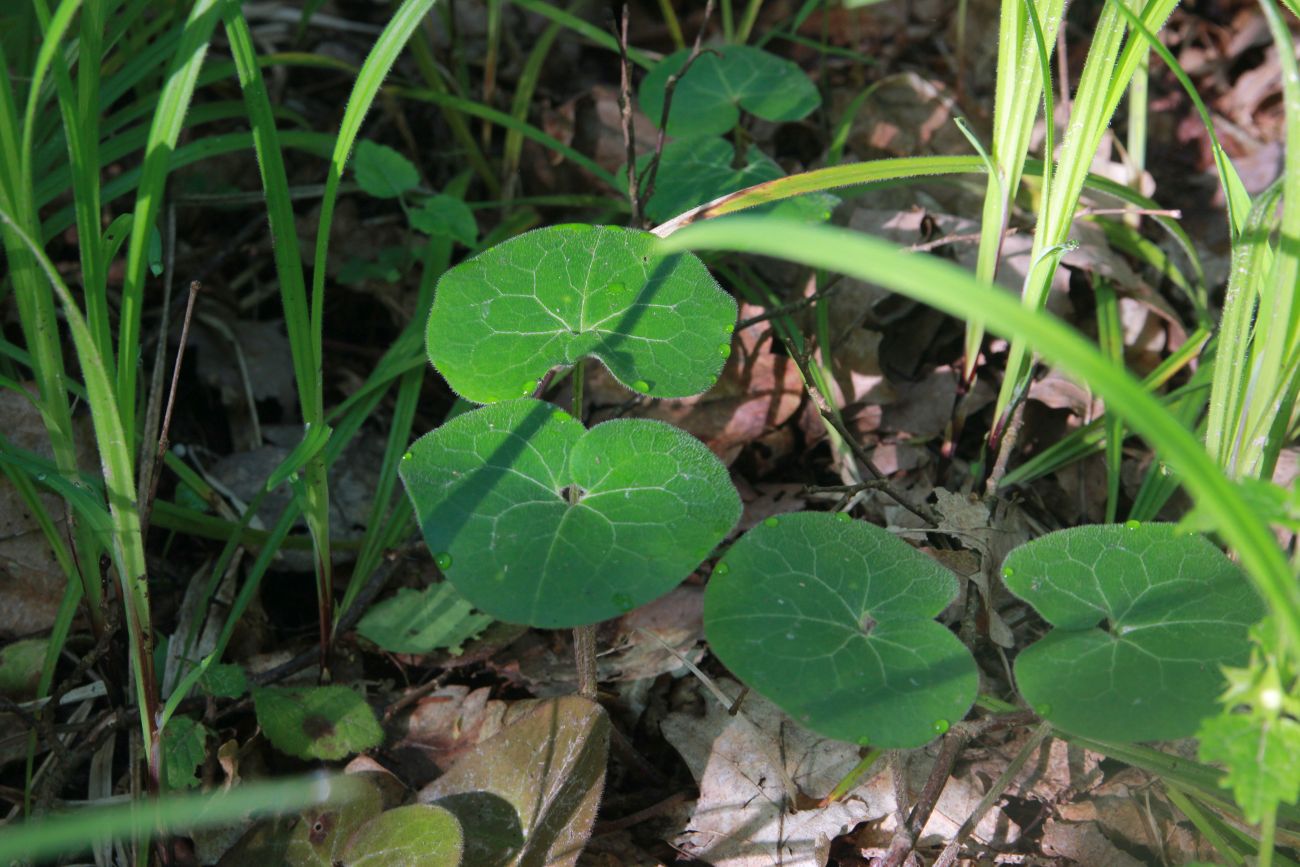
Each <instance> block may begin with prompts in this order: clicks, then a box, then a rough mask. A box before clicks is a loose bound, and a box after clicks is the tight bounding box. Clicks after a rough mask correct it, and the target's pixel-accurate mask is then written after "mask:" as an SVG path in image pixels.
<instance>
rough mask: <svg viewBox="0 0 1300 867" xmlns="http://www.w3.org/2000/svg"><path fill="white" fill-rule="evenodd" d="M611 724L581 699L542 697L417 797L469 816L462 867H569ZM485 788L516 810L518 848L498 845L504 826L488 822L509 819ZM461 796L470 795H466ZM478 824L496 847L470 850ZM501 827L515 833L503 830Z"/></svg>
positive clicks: (600, 778)
mask: <svg viewBox="0 0 1300 867" xmlns="http://www.w3.org/2000/svg"><path fill="white" fill-rule="evenodd" d="M609 729H610V725H609V718H608V717H607V716H606V715H605V712H604V710H603V709H602V708H601V707H600V705H598V704H596V703H594V702H591V701H588V700H587V699H584V698H579V697H577V696H567V697H565V698H559V699H552V700H550V701H546V702H543V703H541V705H540V706H538V707H537V708H536V709H535V710H533V711H532V712H531V713H529V714H528V715H527V716H524V717H522V718H520V719H519V720H518V721H516V722H514V723H511V724H510V725H509V726H507V727H506V728H505V729H503V730H502V731H501V732H500V733H499V734H497V735H495V736H493V737H491V738H489V739H488V740H486V741H483V742H482V743H480V744H479V745H478V746H477V747H475V748H474V750H473V752H470V753H468V754H466V755H465V756H463V757H461V758H460V760H458V761H457V762H456V764H454V765H452V767H451V768H450V769H449V770H448V771H447V773H445V774H444V775H442V776H441V777H439V778H438V779H436V780H434V781H433V782H432V783H430V784H429V785H428V786H425V787H424V789H422V790H421V791H420V796H419V799H420V802H421V803H434V804H439V805H441V804H449V805H450V806H449V809H452V810H453V812H455V811H457V810H459V812H458V813H457V814H458V815H462V816H463V817H464V821H466V822H467V824H466V826H465V833H466V841H467V845H466V852H465V855H466V864H467V865H475V867H478V865H486V864H489V863H491V864H493V865H499V867H507V865H524V864H527V865H538V867H541V865H545V867H570V865H573V864H575V863H576V862H577V860H578V855H579V853H580V852H581V851H582V847H583V845H584V844H585V843H586V841H587V838H588V837H589V836H590V835H591V827H592V825H593V824H594V822H595V819H596V808H597V807H598V806H599V804H600V793H601V791H602V789H603V788H604V782H605V756H606V753H607V751H608V748H609ZM484 793H486V794H488V795H492V796H495V798H499V799H500V800H503V801H505V802H506V803H507V804H509V805H510V806H512V807H513V808H514V814H515V816H516V817H517V822H518V828H519V829H520V834H519V837H518V840H519V841H521V842H522V847H521V848H517V849H515V850H514V851H510V849H509V846H508V845H507V846H506V847H505V848H501V846H500V843H501V839H499V838H500V837H501V832H502V828H501V827H500V825H498V826H497V827H495V828H489V823H491V822H498V823H503V824H505V825H507V826H508V825H510V824H511V823H510V820H509V818H508V817H506V816H505V815H504V811H503V809H502V808H501V805H500V803H499V802H498V801H495V800H493V799H491V798H484V797H482V795H483V794H484ZM466 795H474V796H475V797H474V798H472V799H470V800H468V801H467V800H465V798H464V797H463V796H466ZM476 829H478V832H479V833H488V832H489V831H490V833H488V836H489V837H490V838H491V839H492V840H494V841H495V842H494V844H493V845H494V846H496V848H490V847H486V846H476V847H475V848H474V849H473V850H471V848H470V847H471V846H472V845H474V843H473V841H474V840H475V838H476V836H477V834H476ZM505 833H506V835H507V836H508V838H509V839H515V838H514V837H513V832H512V831H510V830H509V829H507V830H506V832H505ZM494 853H495V854H494ZM491 858H495V859H497V860H489V859H491Z"/></svg>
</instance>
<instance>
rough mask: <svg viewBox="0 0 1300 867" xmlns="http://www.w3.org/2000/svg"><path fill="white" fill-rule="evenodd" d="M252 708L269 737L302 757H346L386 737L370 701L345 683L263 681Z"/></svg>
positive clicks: (279, 747)
mask: <svg viewBox="0 0 1300 867" xmlns="http://www.w3.org/2000/svg"><path fill="white" fill-rule="evenodd" d="M253 709H254V710H255V711H256V713H257V724H258V725H260V726H261V727H262V732H263V733H264V734H265V735H266V737H267V740H269V741H270V742H271V744H272V745H273V746H275V748H276V749H278V750H282V751H284V752H286V753H288V754H289V755H291V756H298V757H299V758H303V759H326V760H334V759H341V758H343V757H345V756H350V755H352V754H353V753H357V752H361V751H362V750H368V749H370V748H371V747H374V746H378V745H379V742H380V741H382V740H383V739H384V732H383V730H382V729H381V728H380V727H379V721H378V720H376V719H375V712H374V711H372V710H371V709H370V705H368V704H366V700H365V699H364V698H362V697H361V695H360V694H358V693H357V692H355V691H354V690H352V689H349V688H348V687H346V686H337V685H336V686H311V687H307V686H264V687H258V688H257V689H254V690H253Z"/></svg>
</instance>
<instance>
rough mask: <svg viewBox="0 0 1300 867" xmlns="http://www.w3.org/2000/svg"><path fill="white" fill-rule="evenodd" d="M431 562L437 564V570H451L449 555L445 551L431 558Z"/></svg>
mask: <svg viewBox="0 0 1300 867" xmlns="http://www.w3.org/2000/svg"><path fill="white" fill-rule="evenodd" d="M433 562H435V563H437V564H438V568H439V569H441V570H442V571H444V572H446V571H447V570H448V569H450V568H451V555H450V554H448V553H447V552H446V551H443V552H442V553H441V554H439V555H437V556H436V557H434V558H433Z"/></svg>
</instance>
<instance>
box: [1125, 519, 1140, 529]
mask: <svg viewBox="0 0 1300 867" xmlns="http://www.w3.org/2000/svg"><path fill="white" fill-rule="evenodd" d="M1124 526H1125V527H1127V528H1128V529H1130V530H1136V529H1137V528H1138V527H1141V526H1142V522H1141V521H1135V520H1133V519H1132V518H1129V519H1128V520H1127V521H1125V522H1124Z"/></svg>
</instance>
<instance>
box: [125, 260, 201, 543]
mask: <svg viewBox="0 0 1300 867" xmlns="http://www.w3.org/2000/svg"><path fill="white" fill-rule="evenodd" d="M200 288H202V287H201V286H200V285H199V281H198V280H192V281H190V297H189V299H188V300H187V301H186V302H185V319H184V320H183V321H182V322H181V342H180V346H178V347H176V363H175V364H174V365H172V384H171V389H170V390H169V391H168V393H167V409H166V410H165V411H164V412H163V421H162V430H161V431H160V432H159V434H158V450H157V451H156V452H155V453H154V459H153V466H152V467H151V468H150V470H149V494H148V496H147V497H146V498H145V501H144V509H143V514H142V515H141V516H140V535H141V537H144V536H146V535H147V534H148V532H149V518H150V516H151V515H152V514H153V502H154V499H155V498H157V496H158V481H159V480H160V479H161V478H162V466H163V459H164V458H165V457H166V456H167V449H168V447H169V446H170V445H171V430H172V412H173V411H174V410H175V409H176V392H177V390H178V389H179V387H180V381H181V363H182V362H184V360H185V345H186V344H187V343H188V342H189V339H190V323H191V322H192V321H193V319H194V302H195V300H196V299H197V298H198V297H199V290H200ZM160 339H165V338H160Z"/></svg>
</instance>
